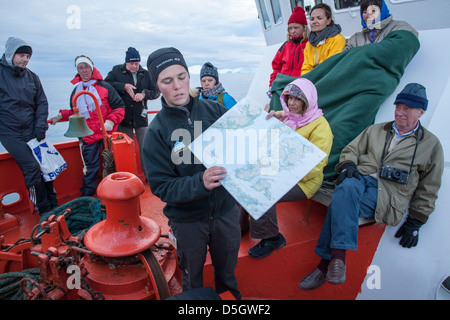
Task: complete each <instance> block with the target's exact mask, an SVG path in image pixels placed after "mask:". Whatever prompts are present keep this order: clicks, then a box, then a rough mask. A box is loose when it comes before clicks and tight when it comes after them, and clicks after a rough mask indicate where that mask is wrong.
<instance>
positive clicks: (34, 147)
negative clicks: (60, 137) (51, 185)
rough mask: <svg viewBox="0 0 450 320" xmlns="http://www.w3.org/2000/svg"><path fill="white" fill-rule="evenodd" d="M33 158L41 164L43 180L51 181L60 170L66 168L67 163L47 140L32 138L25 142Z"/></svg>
mask: <svg viewBox="0 0 450 320" xmlns="http://www.w3.org/2000/svg"><path fill="white" fill-rule="evenodd" d="M27 144H28V146H29V147H30V149H31V152H32V153H33V156H34V158H35V159H36V160H37V162H39V165H40V166H41V172H42V177H43V178H44V181H53V180H55V179H56V177H57V176H59V174H60V173H61V172H63V171H64V170H66V169H67V163H66V161H65V160H64V158H63V157H62V156H61V154H60V153H59V152H58V150H56V148H55V147H54V146H53V145H52V144H51V143H50V142H48V141H47V139H44V140H41V141H40V142H39V141H37V140H36V139H32V140H30V141H28V142H27Z"/></svg>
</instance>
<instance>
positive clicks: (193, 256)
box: [169, 206, 241, 299]
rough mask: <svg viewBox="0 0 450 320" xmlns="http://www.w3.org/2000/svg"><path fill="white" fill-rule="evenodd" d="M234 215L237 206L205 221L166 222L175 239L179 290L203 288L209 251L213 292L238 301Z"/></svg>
mask: <svg viewBox="0 0 450 320" xmlns="http://www.w3.org/2000/svg"><path fill="white" fill-rule="evenodd" d="M238 215H239V210H238V207H237V206H234V207H233V209H232V210H231V211H230V212H227V213H226V214H224V215H223V216H220V217H218V218H214V219H211V220H208V221H197V222H186V223H184V222H174V221H169V226H170V228H171V229H172V231H173V234H174V236H175V238H176V239H177V257H178V262H179V266H180V268H181V270H182V272H183V291H187V290H191V289H195V288H201V287H203V266H204V264H205V261H206V254H207V250H208V248H209V252H210V255H211V262H212V264H213V266H214V282H215V289H216V292H217V293H219V294H221V293H223V292H226V291H230V292H231V293H232V294H233V295H234V297H235V298H236V299H240V298H241V294H240V292H239V290H238V286H237V279H236V276H235V273H234V270H235V269H236V266H237V261H238V253H239V246H240V243H241V229H240V226H239V219H238Z"/></svg>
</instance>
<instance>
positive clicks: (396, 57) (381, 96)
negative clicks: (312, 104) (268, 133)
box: [270, 30, 420, 179]
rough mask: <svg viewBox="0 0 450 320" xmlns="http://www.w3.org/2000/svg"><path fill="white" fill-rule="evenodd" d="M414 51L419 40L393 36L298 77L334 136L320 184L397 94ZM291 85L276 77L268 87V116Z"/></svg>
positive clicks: (411, 36) (406, 35)
mask: <svg viewBox="0 0 450 320" xmlns="http://www.w3.org/2000/svg"><path fill="white" fill-rule="evenodd" d="M419 48H420V43H419V40H418V39H417V37H416V36H415V35H414V34H413V33H411V32H409V31H403V30H401V31H393V32H391V33H390V34H388V35H387V36H386V37H385V38H384V39H383V41H381V42H379V43H372V44H367V45H365V46H362V47H356V48H353V49H351V50H348V51H344V52H342V53H339V54H337V55H334V56H332V57H330V58H328V59H327V60H325V61H324V62H322V63H321V64H320V65H318V66H317V67H316V68H314V69H313V70H311V71H310V72H308V73H307V74H305V75H304V76H303V77H304V78H307V79H309V80H311V81H312V82H313V83H314V84H315V86H316V88H317V92H318V97H319V101H318V102H319V107H320V108H322V110H323V113H324V116H325V118H326V119H327V120H328V122H329V123H330V126H331V129H332V131H333V135H334V139H333V147H332V149H331V153H330V157H329V159H328V165H327V166H326V167H325V169H324V175H325V179H330V178H333V177H334V176H335V175H336V172H335V171H334V168H335V166H336V164H337V163H338V161H339V156H340V153H341V150H342V149H343V148H344V147H345V146H346V145H347V144H348V143H350V142H351V141H352V140H353V139H354V138H355V137H356V136H357V135H359V134H360V133H361V132H362V131H363V130H364V129H365V128H366V127H368V126H369V125H371V124H373V123H374V121H375V116H376V113H377V112H378V109H379V107H380V106H381V104H383V102H384V101H385V100H386V98H387V97H389V96H390V95H391V94H392V93H393V92H394V90H395V89H396V88H397V86H398V84H399V82H400V79H401V77H402V75H403V73H404V71H405V68H406V66H407V65H408V63H409V62H410V61H411V60H412V58H413V57H414V56H415V54H416V53H417V51H418V50H419ZM294 79H296V78H293V77H289V76H285V75H282V74H278V76H277V77H276V79H275V80H274V81H273V83H272V94H273V96H272V99H271V101H270V110H276V111H278V110H282V108H281V104H280V95H281V93H282V92H283V88H284V87H285V86H286V85H287V84H288V83H290V82H291V81H293V80H294ZM393 102H394V101H392V103H393ZM392 114H394V109H392Z"/></svg>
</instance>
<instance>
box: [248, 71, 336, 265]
mask: <svg viewBox="0 0 450 320" xmlns="http://www.w3.org/2000/svg"><path fill="white" fill-rule="evenodd" d="M280 100H281V105H282V106H283V111H279V112H275V111H271V112H270V113H269V115H268V116H267V118H270V117H276V118H277V119H278V120H280V121H282V122H283V123H285V124H286V125H287V126H288V127H290V128H292V129H293V130H295V131H296V132H297V133H298V134H300V135H302V136H303V137H304V138H306V139H308V140H309V141H310V142H312V143H313V144H314V145H315V146H316V147H318V148H319V149H321V150H322V151H323V152H325V153H326V154H327V157H326V158H325V159H323V160H322V161H321V162H320V163H319V164H318V165H317V166H316V167H314V168H313V169H312V170H311V171H310V172H309V173H308V174H307V175H306V176H304V177H303V179H302V180H300V181H299V182H298V184H296V185H295V186H294V187H293V188H292V189H291V190H290V191H288V192H287V193H286V194H285V195H284V196H283V197H282V198H281V199H280V200H279V201H278V203H280V202H291V201H300V200H306V199H310V198H312V196H314V194H315V193H316V192H317V190H319V188H320V186H321V185H322V181H323V168H324V167H325V166H326V165H327V163H328V155H329V154H330V150H331V145H332V143H333V133H332V132H331V128H330V125H329V124H328V121H327V120H326V119H325V117H324V116H323V113H322V109H320V108H319V106H318V104H317V90H316V87H315V86H314V84H313V83H312V82H311V81H309V80H308V79H305V78H298V79H296V80H294V81H293V82H291V83H290V84H288V85H287V86H286V87H285V88H284V90H283V94H282V95H281V97H280ZM250 236H251V237H252V238H254V239H262V240H261V241H260V242H259V243H258V244H257V245H255V246H254V247H252V248H250V249H249V251H248V253H249V255H250V256H251V257H253V258H263V257H266V256H267V255H269V254H270V253H271V252H272V251H273V250H276V249H280V248H282V247H283V246H284V245H285V244H286V240H285V239H284V237H283V235H282V234H281V233H280V232H279V230H278V223H277V208H276V204H275V205H273V206H272V207H271V208H270V209H269V210H268V211H267V212H266V213H265V214H264V215H263V216H262V217H261V218H259V219H258V220H255V219H253V218H252V217H250Z"/></svg>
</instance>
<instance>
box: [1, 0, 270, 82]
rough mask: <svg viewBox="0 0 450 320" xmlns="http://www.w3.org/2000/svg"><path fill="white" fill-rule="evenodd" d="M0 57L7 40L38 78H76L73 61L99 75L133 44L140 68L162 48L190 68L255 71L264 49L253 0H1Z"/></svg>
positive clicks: (122, 55)
mask: <svg viewBox="0 0 450 320" xmlns="http://www.w3.org/2000/svg"><path fill="white" fill-rule="evenodd" d="M0 7H1V11H0V52H1V54H2V55H3V53H4V46H5V43H6V40H7V39H8V38H9V37H10V36H15V37H19V38H22V39H23V40H25V41H26V42H28V43H29V44H30V45H31V47H32V48H33V56H32V58H31V61H30V63H29V65H28V67H29V68H30V70H32V71H34V72H36V73H37V74H38V75H39V76H40V77H52V76H55V77H58V76H67V74H66V73H70V75H71V76H73V75H75V73H76V70H75V67H74V65H73V63H74V59H75V57H76V56H78V55H80V54H84V55H87V56H89V57H90V58H92V60H93V61H94V64H95V66H96V67H97V68H98V69H99V70H100V71H101V73H102V74H103V77H106V75H107V72H108V71H109V70H110V69H111V68H112V67H113V66H114V65H116V64H121V63H123V62H124V61H125V60H124V59H125V52H126V50H127V48H128V47H130V46H132V47H135V48H136V49H137V50H138V51H139V52H140V55H141V64H142V66H144V67H146V65H147V57H148V55H149V54H150V53H151V52H153V51H154V50H156V49H159V48H162V47H175V48H177V49H179V50H180V51H181V53H182V54H183V56H184V58H185V60H186V62H187V64H188V65H189V66H195V65H203V63H205V62H207V61H210V62H212V63H213V64H214V65H215V66H216V67H218V68H219V69H237V68H245V69H248V68H250V69H256V68H257V66H258V64H259V63H260V61H261V59H262V53H263V49H264V48H265V41H264V36H263V33H262V29H261V24H260V22H259V20H258V13H257V9H256V5H255V2H254V0H207V1H204V0H131V1H124V0H112V1H111V0H108V1H106V0H91V1H75V0H71V1H67V0H62V1H54V0H52V1H31V0H14V1H6V0H0Z"/></svg>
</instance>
